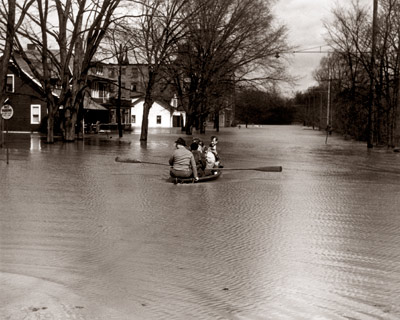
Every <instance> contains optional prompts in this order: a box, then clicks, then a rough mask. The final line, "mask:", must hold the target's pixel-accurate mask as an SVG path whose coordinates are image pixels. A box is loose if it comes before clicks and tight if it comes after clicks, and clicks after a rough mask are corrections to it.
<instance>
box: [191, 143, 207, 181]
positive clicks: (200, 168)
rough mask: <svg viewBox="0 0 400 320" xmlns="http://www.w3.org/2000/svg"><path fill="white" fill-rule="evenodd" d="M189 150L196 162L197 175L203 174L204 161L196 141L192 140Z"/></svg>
mask: <svg viewBox="0 0 400 320" xmlns="http://www.w3.org/2000/svg"><path fill="white" fill-rule="evenodd" d="M190 150H191V151H192V153H193V156H194V161H195V162H196V168H197V173H198V175H199V177H202V176H204V168H205V162H204V159H203V157H202V153H201V152H200V151H199V145H198V144H197V143H196V142H192V144H191V145H190Z"/></svg>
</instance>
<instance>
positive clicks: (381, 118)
mask: <svg viewBox="0 0 400 320" xmlns="http://www.w3.org/2000/svg"><path fill="white" fill-rule="evenodd" d="M379 4H380V5H379V8H378V7H377V3H376V2H374V7H373V8H372V9H373V10H372V15H371V12H370V10H369V9H370V8H365V7H362V6H361V5H360V3H359V2H357V1H355V2H354V3H353V5H352V7H350V9H343V8H340V7H337V8H336V9H334V11H333V14H334V20H333V22H332V23H330V24H326V27H327V30H328V34H329V38H328V40H329V42H330V44H331V45H332V47H333V48H334V50H335V54H334V55H332V56H331V58H333V59H334V64H333V66H334V67H335V68H336V69H337V74H336V75H335V77H336V78H337V80H336V81H334V84H335V86H334V87H333V88H334V90H336V96H337V97H338V98H340V99H338V100H337V101H336V103H337V104H338V105H337V106H336V108H337V109H338V110H339V111H340V112H338V113H337V115H340V114H341V115H342V118H341V119H339V120H340V121H341V122H342V123H347V125H345V126H344V127H345V128H346V127H347V128H348V129H350V126H353V129H351V130H350V132H352V134H353V135H354V136H356V137H357V138H361V139H364V140H366V141H367V146H368V147H369V148H371V147H372V145H373V144H374V143H375V144H380V143H386V144H387V145H390V146H393V145H394V143H395V141H394V140H395V139H396V138H395V128H396V121H398V120H397V110H398V98H397V96H398V91H399V90H398V88H399V85H398V84H399V74H400V71H399V61H400V56H399V54H400V51H399V49H398V47H399V46H398V39H399V36H400V33H399V30H400V17H399V14H398V13H399V5H400V1H398V0H382V1H380V2H379ZM378 9H379V10H378ZM374 15H376V17H375V18H373V16H374ZM372 22H374V23H372ZM366 89H369V90H366ZM357 131H358V132H357Z"/></svg>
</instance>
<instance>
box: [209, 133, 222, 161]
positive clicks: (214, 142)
mask: <svg viewBox="0 0 400 320" xmlns="http://www.w3.org/2000/svg"><path fill="white" fill-rule="evenodd" d="M217 144H218V137H217V136H211V142H210V147H209V149H210V150H211V152H212V153H213V154H214V156H215V161H216V162H217V163H218V167H219V168H223V166H222V164H221V159H220V157H219V155H218V151H217Z"/></svg>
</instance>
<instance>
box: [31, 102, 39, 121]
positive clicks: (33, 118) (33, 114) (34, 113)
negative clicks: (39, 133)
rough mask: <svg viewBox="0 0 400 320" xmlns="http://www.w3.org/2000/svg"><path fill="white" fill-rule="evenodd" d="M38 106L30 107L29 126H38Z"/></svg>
mask: <svg viewBox="0 0 400 320" xmlns="http://www.w3.org/2000/svg"><path fill="white" fill-rule="evenodd" d="M40 107H41V106H40V104H32V105H31V124H40Z"/></svg>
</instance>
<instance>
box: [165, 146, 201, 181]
mask: <svg viewBox="0 0 400 320" xmlns="http://www.w3.org/2000/svg"><path fill="white" fill-rule="evenodd" d="M175 147H176V149H175V150H174V152H173V153H172V156H171V158H170V159H169V164H170V165H171V169H170V175H171V177H173V178H190V177H194V179H195V180H196V181H197V180H199V177H198V174H197V168H196V161H195V160H194V156H193V154H192V153H191V152H190V151H189V150H188V149H187V148H186V142H185V140H183V139H182V138H179V139H178V140H176V141H175Z"/></svg>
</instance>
